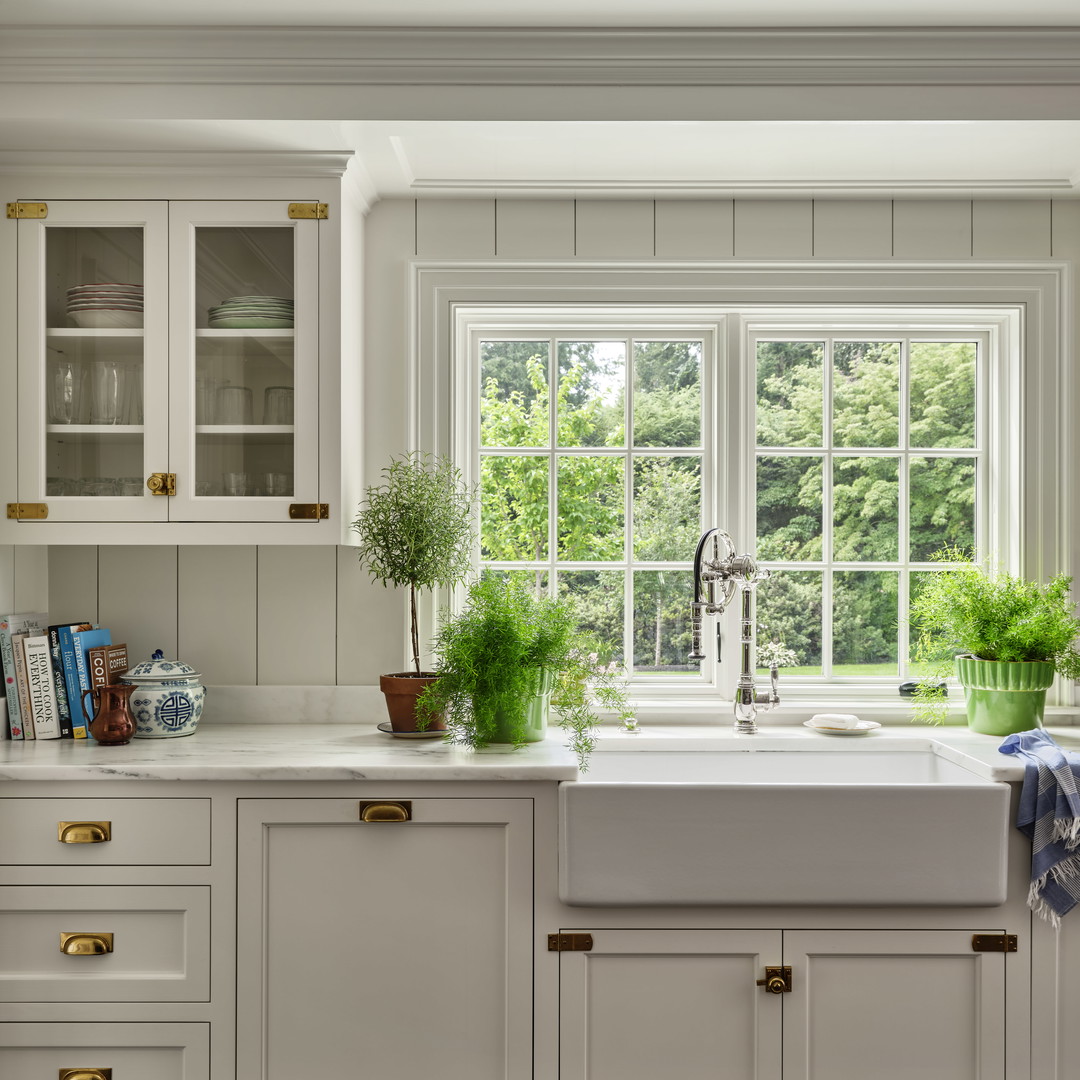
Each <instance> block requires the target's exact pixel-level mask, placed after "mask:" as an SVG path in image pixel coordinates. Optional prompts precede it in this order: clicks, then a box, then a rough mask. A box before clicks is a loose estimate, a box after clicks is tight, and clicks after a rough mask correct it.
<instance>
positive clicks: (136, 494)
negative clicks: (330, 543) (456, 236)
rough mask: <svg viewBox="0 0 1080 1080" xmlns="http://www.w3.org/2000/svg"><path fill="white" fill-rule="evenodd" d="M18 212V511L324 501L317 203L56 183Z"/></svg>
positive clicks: (168, 512) (264, 510) (118, 513)
mask: <svg viewBox="0 0 1080 1080" xmlns="http://www.w3.org/2000/svg"><path fill="white" fill-rule="evenodd" d="M18 225H19V253H18V258H19V275H20V280H19V309H18V310H19V357H20V359H19V365H20V366H19V465H18V487H19V491H18V503H19V506H20V516H23V515H24V514H25V513H27V508H28V507H29V512H30V513H34V512H35V508H40V507H42V506H44V507H47V517H48V520H49V521H71V522H97V521H103V522H136V521H138V522H155V521H173V522H200V521H207V522H214V521H231V522H245V521H251V522H270V521H281V522H286V521H289V520H290V519H291V518H295V517H296V516H297V515H296V514H295V513H294V504H298V503H303V504H308V505H311V506H317V505H318V503H319V423H318V406H319V370H318V309H319V298H318V287H319V274H318V266H319V255H318V243H319V238H318V221H317V220H312V219H306V220H305V219H302V218H301V219H296V218H293V217H290V213H289V204H288V203H285V202H279V201H265V202H264V201H259V202H233V201H230V202H171V203H170V202H165V201H161V202H138V203H135V202H108V201H101V202H97V201H95V202H70V201H63V202H53V203H49V204H48V206H47V212H46V213H45V216H44V217H42V218H41V219H39V220H20V221H19V223H18ZM9 498H10V496H9Z"/></svg>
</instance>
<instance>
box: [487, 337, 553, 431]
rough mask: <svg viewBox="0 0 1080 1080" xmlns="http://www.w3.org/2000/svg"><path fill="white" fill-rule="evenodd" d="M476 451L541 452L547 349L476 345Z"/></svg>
mask: <svg viewBox="0 0 1080 1080" xmlns="http://www.w3.org/2000/svg"><path fill="white" fill-rule="evenodd" d="M480 383H481V392H480V445H481V446H547V444H548V440H549V438H550V433H549V430H548V343H547V342H546V341H482V342H481V343H480Z"/></svg>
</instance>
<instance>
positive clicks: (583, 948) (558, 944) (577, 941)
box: [548, 934, 592, 952]
mask: <svg viewBox="0 0 1080 1080" xmlns="http://www.w3.org/2000/svg"><path fill="white" fill-rule="evenodd" d="M591 948H592V934H548V952H588V951H589V950H590V949H591Z"/></svg>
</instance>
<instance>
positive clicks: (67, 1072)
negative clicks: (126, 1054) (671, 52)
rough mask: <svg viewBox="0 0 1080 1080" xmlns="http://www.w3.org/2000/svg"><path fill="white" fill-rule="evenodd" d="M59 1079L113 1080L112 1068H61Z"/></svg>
mask: <svg viewBox="0 0 1080 1080" xmlns="http://www.w3.org/2000/svg"><path fill="white" fill-rule="evenodd" d="M59 1080H112V1069H61V1070H60V1076H59Z"/></svg>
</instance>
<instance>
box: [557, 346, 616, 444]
mask: <svg viewBox="0 0 1080 1080" xmlns="http://www.w3.org/2000/svg"><path fill="white" fill-rule="evenodd" d="M625 403H626V345H625V344H624V343H623V342H621V341H560V342H559V395H558V401H557V403H556V409H557V411H558V416H557V421H556V422H557V425H558V430H559V445H560V446H622V445H623V444H624V441H625V439H626V434H625V421H624V415H623V413H624V407H625Z"/></svg>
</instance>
